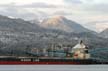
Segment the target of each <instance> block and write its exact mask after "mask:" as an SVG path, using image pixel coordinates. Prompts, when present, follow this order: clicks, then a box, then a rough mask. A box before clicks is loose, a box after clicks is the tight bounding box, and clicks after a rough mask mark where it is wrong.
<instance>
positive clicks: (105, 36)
mask: <svg viewBox="0 0 108 71" xmlns="http://www.w3.org/2000/svg"><path fill="white" fill-rule="evenodd" d="M100 35H101V36H102V37H104V38H108V28H107V29H105V30H104V31H102V32H101V33H100Z"/></svg>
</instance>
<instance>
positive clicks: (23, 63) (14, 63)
mask: <svg viewBox="0 0 108 71" xmlns="http://www.w3.org/2000/svg"><path fill="white" fill-rule="evenodd" d="M0 64H1V65H25V64H26V65H29V64H30V65H31V64H32V65H36V64H38V65H41V64H45V65H47V64H59V65H62V64H82V63H80V62H21V61H12V62H10V61H9V62H8V61H2V62H0Z"/></svg>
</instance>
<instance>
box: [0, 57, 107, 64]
mask: <svg viewBox="0 0 108 71" xmlns="http://www.w3.org/2000/svg"><path fill="white" fill-rule="evenodd" d="M0 64H1V65H36V64H37V65H39V64H40V65H43V64H45V65H48V64H50V65H51V64H53V65H54V64H56V65H63V64H64V65H80V64H81V65H84V64H86V65H87V64H108V62H101V61H99V60H95V59H72V58H54V57H52V58H49V57H40V58H37V57H1V58H0Z"/></svg>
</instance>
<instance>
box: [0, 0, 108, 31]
mask: <svg viewBox="0 0 108 71" xmlns="http://www.w3.org/2000/svg"><path fill="white" fill-rule="evenodd" d="M107 7H108V0H0V14H1V15H6V16H11V17H16V18H23V19H25V20H32V19H35V18H38V19H43V18H46V17H49V16H53V15H62V16H65V17H67V18H69V19H71V20H73V21H76V22H79V23H80V24H81V25H83V26H85V27H87V28H89V29H92V30H95V31H98V32H99V28H101V27H102V28H101V31H102V29H105V28H107V27H105V25H106V26H108V25H107V24H108V22H107V21H108V8H107ZM94 21H95V22H94ZM100 21H101V24H100ZM103 21H106V22H105V23H104V22H103ZM93 22H94V23H93ZM102 23H104V24H105V25H104V26H103V24H102ZM96 24H99V25H96ZM100 26H101V27H100ZM97 27H99V28H97Z"/></svg>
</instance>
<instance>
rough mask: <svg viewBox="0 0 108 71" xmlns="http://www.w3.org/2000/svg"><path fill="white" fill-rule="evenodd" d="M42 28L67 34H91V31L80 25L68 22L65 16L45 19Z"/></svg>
mask: <svg viewBox="0 0 108 71" xmlns="http://www.w3.org/2000/svg"><path fill="white" fill-rule="evenodd" d="M40 26H41V27H44V28H47V29H55V30H62V31H65V32H75V33H80V32H91V31H90V30H88V29H86V28H84V27H83V26H81V25H80V24H78V23H76V22H74V21H71V20H68V19H67V18H65V17H63V16H53V17H51V18H48V19H45V20H43V22H42V23H41V24H40Z"/></svg>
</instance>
